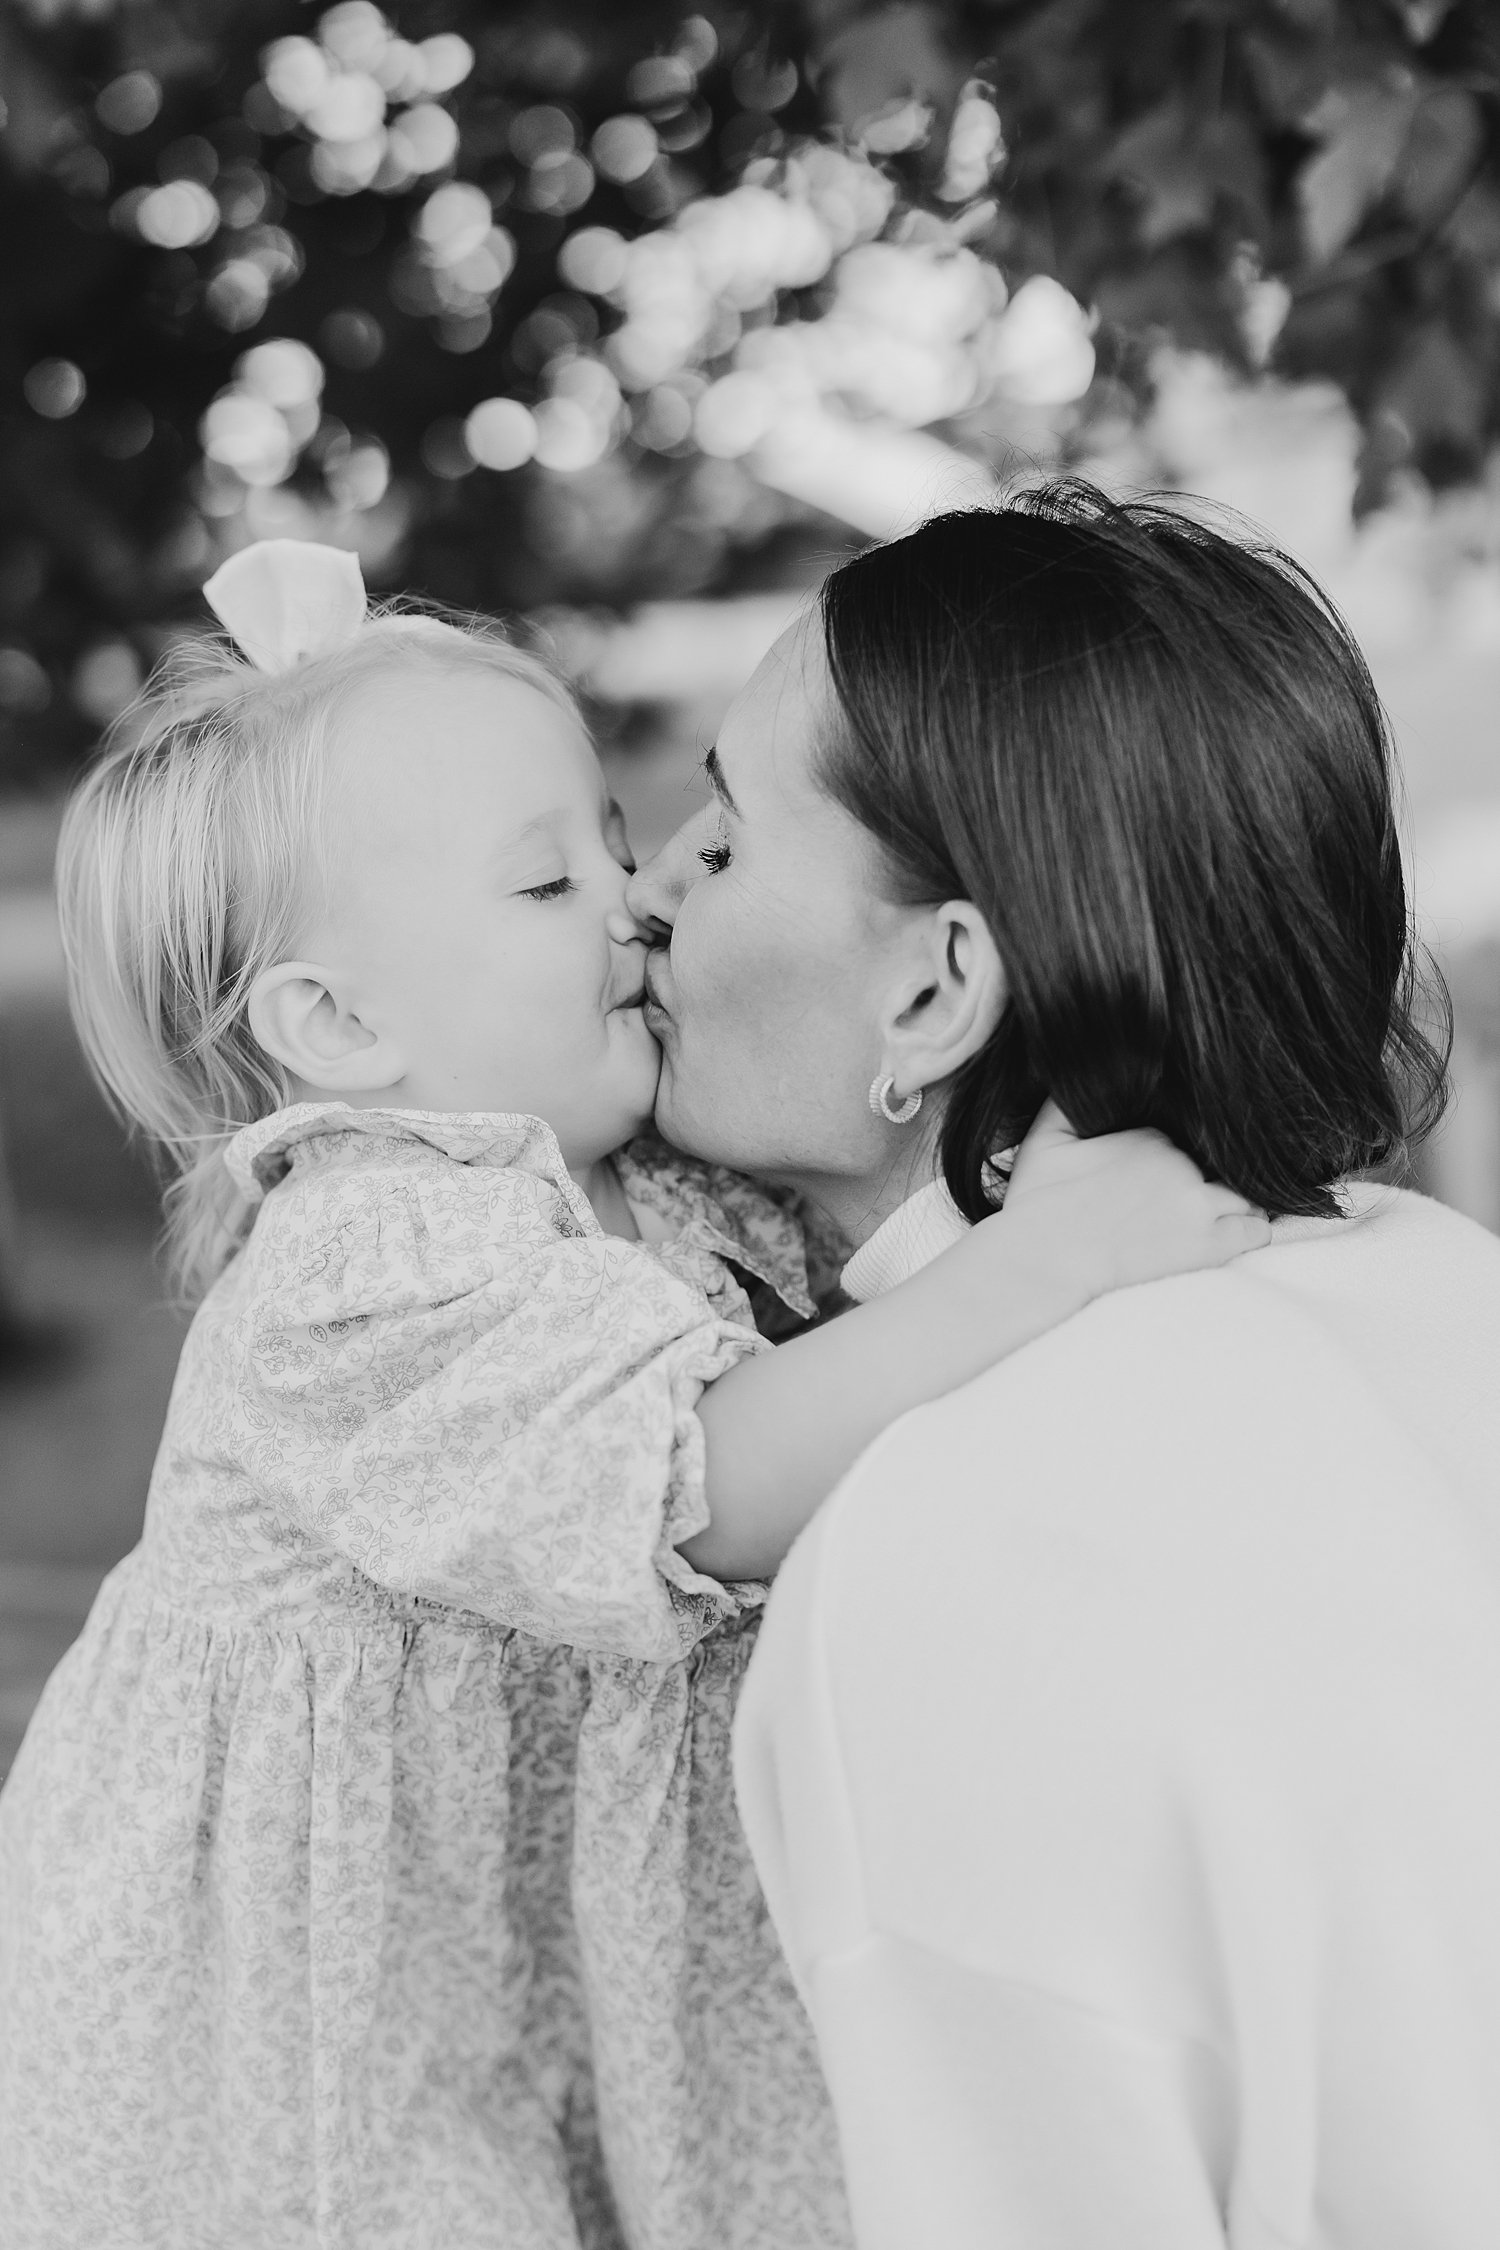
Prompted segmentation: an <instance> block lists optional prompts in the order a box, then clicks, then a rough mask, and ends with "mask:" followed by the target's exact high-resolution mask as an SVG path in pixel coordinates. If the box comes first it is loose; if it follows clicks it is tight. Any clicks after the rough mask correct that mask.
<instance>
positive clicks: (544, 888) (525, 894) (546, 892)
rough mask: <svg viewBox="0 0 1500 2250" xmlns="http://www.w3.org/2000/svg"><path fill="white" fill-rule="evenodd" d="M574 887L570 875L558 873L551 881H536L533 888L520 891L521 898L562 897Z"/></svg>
mask: <svg viewBox="0 0 1500 2250" xmlns="http://www.w3.org/2000/svg"><path fill="white" fill-rule="evenodd" d="M574 888H575V885H574V882H573V878H572V876H571V875H559V876H558V878H557V880H556V881H555V882H553V883H538V884H537V885H536V886H535V888H534V889H532V890H529V891H522V893H521V896H522V898H542V899H546V898H564V897H566V895H567V893H568V892H569V891H571V890H573V889H574Z"/></svg>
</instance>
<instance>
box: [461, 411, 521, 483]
mask: <svg viewBox="0 0 1500 2250" xmlns="http://www.w3.org/2000/svg"><path fill="white" fill-rule="evenodd" d="M464 442H465V444H466V445H467V446H468V449H469V451H470V453H471V454H472V455H473V457H474V459H475V460H476V461H477V462H478V463H479V465H480V467H481V468H484V469H519V468H521V467H522V466H523V465H524V463H526V462H527V461H529V460H530V459H531V457H532V455H533V454H534V453H535V452H536V445H537V426H536V418H535V416H534V415H533V414H532V413H531V411H530V409H529V408H527V407H525V406H523V405H522V404H521V402H520V400H519V399H514V398H485V399H481V400H480V402H479V404H478V405H477V406H476V407H474V408H473V409H472V410H471V412H470V414H469V417H468V419H467V421H466V422H465V423H464Z"/></svg>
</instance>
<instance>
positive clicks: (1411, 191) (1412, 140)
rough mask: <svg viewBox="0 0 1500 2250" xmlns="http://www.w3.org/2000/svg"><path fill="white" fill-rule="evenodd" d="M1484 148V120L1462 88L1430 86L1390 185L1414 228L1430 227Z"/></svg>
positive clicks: (1453, 198) (1459, 189) (1462, 184)
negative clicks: (1415, 226) (1413, 223)
mask: <svg viewBox="0 0 1500 2250" xmlns="http://www.w3.org/2000/svg"><path fill="white" fill-rule="evenodd" d="M1483 145H1484V118H1483V116H1482V115H1481V112H1480V108H1479V104H1478V102H1477V101H1476V100H1475V99H1474V96H1473V95H1472V94H1471V93H1469V92H1467V91H1466V90H1465V89H1464V88H1463V87H1461V86H1439V87H1435V88H1434V89H1433V91H1432V92H1431V93H1429V94H1427V95H1426V96H1425V97H1424V98H1423V100H1422V101H1421V102H1420V103H1419V104H1418V106H1417V111H1416V114H1415V116H1414V117H1413V119H1412V122H1411V131H1410V133H1409V135H1408V137H1407V142H1406V146H1405V148H1404V150H1403V151H1402V154H1401V160H1400V164H1399V167H1398V169H1397V172H1396V177H1395V182H1394V186H1395V195H1396V200H1397V202H1398V203H1399V204H1400V206H1401V208H1402V209H1403V210H1404V211H1405V212H1406V213H1407V214H1408V216H1409V217H1410V218H1412V219H1414V220H1415V221H1416V223H1417V225H1418V226H1424V227H1425V226H1431V225H1434V224H1435V223H1436V222H1437V221H1439V220H1440V219H1441V218H1442V217H1443V215H1444V213H1445V212H1446V211H1447V210H1448V209H1449V207H1450V206H1451V205H1452V204H1453V203H1454V202H1455V201H1456V199H1457V198H1458V196H1459V195H1461V194H1462V192H1463V189H1464V187H1465V185H1466V183H1467V182H1468V180H1469V179H1470V177H1471V176H1472V174H1473V171H1474V165H1475V160H1476V158H1477V157H1478V155H1479V153H1480V150H1481V149H1482V147H1483Z"/></svg>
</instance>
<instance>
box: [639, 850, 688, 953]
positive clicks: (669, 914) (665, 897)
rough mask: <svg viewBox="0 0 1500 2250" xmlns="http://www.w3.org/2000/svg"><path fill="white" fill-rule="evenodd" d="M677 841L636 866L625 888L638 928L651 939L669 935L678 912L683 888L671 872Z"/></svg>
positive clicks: (672, 870) (679, 879)
mask: <svg viewBox="0 0 1500 2250" xmlns="http://www.w3.org/2000/svg"><path fill="white" fill-rule="evenodd" d="M675 843H676V838H675V837H673V838H672V840H671V842H669V843H666V844H664V845H663V846H662V848H661V850H660V851H659V852H657V853H656V854H655V855H654V856H653V857H652V858H650V859H648V860H647V862H646V864H645V866H644V867H638V868H637V869H636V871H635V873H634V874H633V875H632V876H631V878H630V881H629V882H628V883H627V884H626V886H625V904H626V907H627V908H628V910H629V912H630V913H631V914H632V915H634V917H635V920H636V922H637V923H638V924H639V925H640V927H641V928H642V929H644V930H646V931H647V932H649V933H650V935H652V936H653V937H657V938H664V937H670V936H671V934H672V924H673V923H674V922H675V921H676V919H677V909H678V907H679V906H680V905H681V903H682V894H683V891H684V889H685V888H686V885H685V884H684V883H683V882H682V880H681V878H680V877H679V876H678V875H677V874H676V873H675V872H674V861H675V859H676V857H677V854H676V853H675V851H674V849H673V846H674V845H675Z"/></svg>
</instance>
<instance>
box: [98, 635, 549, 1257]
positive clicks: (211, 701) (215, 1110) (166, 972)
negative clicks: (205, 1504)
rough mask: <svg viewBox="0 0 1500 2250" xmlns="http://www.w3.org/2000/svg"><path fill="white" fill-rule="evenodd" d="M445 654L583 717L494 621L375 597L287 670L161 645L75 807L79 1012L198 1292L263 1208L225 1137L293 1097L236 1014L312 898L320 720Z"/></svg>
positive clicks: (322, 740) (318, 856) (321, 793)
mask: <svg viewBox="0 0 1500 2250" xmlns="http://www.w3.org/2000/svg"><path fill="white" fill-rule="evenodd" d="M454 663H458V664H465V665H478V666H482V667H485V668H489V669H493V670H495V671H498V672H500V673H502V674H503V675H505V676H506V677H507V678H510V679H513V680H520V681H522V682H524V683H525V684H526V685H527V686H529V687H533V688H535V689H537V690H538V691H539V692H540V693H541V694H543V695H546V696H548V697H550V698H551V699H552V700H553V701H554V702H557V703H560V704H562V705H563V706H564V707H565V708H566V709H567V710H569V711H576V706H575V704H574V702H573V699H572V697H571V696H570V694H569V693H568V690H567V689H566V687H565V686H564V685H563V683H562V681H561V680H560V679H559V678H558V676H557V675H556V673H554V672H553V671H552V670H551V669H549V667H548V666H547V664H545V663H544V662H543V661H542V659H541V658H540V657H538V656H534V655H532V654H530V653H529V652H528V651H526V650H525V649H522V648H518V647H516V646H515V645H514V644H513V643H512V642H511V641H509V640H507V639H506V638H505V637H504V635H503V634H502V632H501V631H500V630H499V628H498V627H496V626H494V625H493V624H491V623H489V622H488V621H486V620H483V619H480V618H469V617H456V616H452V615H447V614H434V613H433V612H431V611H424V610H416V609H413V608H411V607H396V606H394V605H388V606H386V607H384V608H383V609H381V610H380V611H378V612H375V613H373V614H372V615H371V616H370V617H368V618H367V619H366V620H365V622H364V624H363V625H362V626H361V627H360V630H359V632H358V634H357V635H356V636H355V637H354V638H352V639H351V640H349V641H348V642H346V643H345V644H344V645H343V646H342V647H340V648H338V649H335V650H333V651H331V652H330V653H329V654H328V655H326V656H318V657H311V658H308V659H307V660H306V661H304V662H303V663H301V664H298V665H296V666H294V667H293V668H292V669H291V670H289V671H286V672H281V673H267V672H262V671H258V670H257V669H256V668H255V667H254V666H253V665H252V664H251V663H249V662H248V660H247V659H246V658H244V657H243V656H241V655H240V653H239V651H238V650H237V649H236V648H235V647H234V646H233V644H232V643H230V642H228V641H226V640H223V639H203V640H198V641H192V642H188V643H185V644H184V645H182V646H180V647H178V648H176V649H173V650H172V651H170V652H169V654H168V655H167V656H166V657H165V658H164V659H163V661H162V662H161V664H160V665H159V666H158V667H157V669H156V671H155V672H154V673H153V675H152V677H151V679H150V680H149V681H148V683H147V685H146V687H145V689H144V690H143V691H142V693H141V695H140V696H139V697H138V698H137V700H136V702H135V703H134V704H133V705H132V706H131V708H130V709H129V710H128V711H126V712H124V713H123V714H122V715H121V717H120V718H119V719H118V720H117V721H116V722H115V724H114V726H113V727H112V728H111V730H110V732H109V734H108V735H107V736H106V737H105V741H104V746H103V749H102V752H101V755H100V757H99V759H98V761H97V763H96V764H95V765H94V766H93V767H92V768H91V769H90V770H89V772H88V773H87V774H86V775H85V776H84V778H83V780H82V781H81V782H80V783H79V785H78V787H77V789H76V790H75V791H74V793H73V796H72V798H71V800H70V802H69V804H68V808H67V812H66V814H65V816H64V820H63V825H62V834H61V838H60V840H59V844H58V853H57V889H58V909H59V913H60V916H61V921H62V932H63V946H64V950H65V953H66V956H67V964H68V987H69V998H70V1001H71V1004H72V1010H73V1020H74V1023H75V1024H76V1026H77V1029H78V1036H79V1039H80V1041H81V1042H82V1045H83V1050H84V1053H85V1055H86V1056H87V1058H88V1061H89V1065H90V1067H91V1069H92V1070H93V1072H94V1075H95V1077H96V1078H97V1079H98V1081H99V1084H100V1085H101V1087H102V1088H103V1090H104V1093H105V1096H106V1098H107V1099H108V1100H109V1102H110V1104H111V1106H112V1107H113V1108H114V1109H115V1110H116V1111H117V1112H118V1113H119V1115H120V1116H121V1117H122V1118H123V1119H124V1120H125V1121H126V1123H127V1124H128V1125H129V1126H130V1127H131V1129H132V1130H133V1131H135V1132H138V1133H141V1134H144V1135H146V1136H148V1137H149V1139H150V1140H151V1142H152V1143H153V1144H154V1146H155V1150H156V1153H157V1156H158V1158H159V1161H160V1164H161V1168H162V1170H163V1172H164V1173H165V1175H166V1178H167V1184H166V1188H165V1193H164V1198H163V1201H164V1206H165V1211H166V1222H167V1223H166V1248H167V1255H168V1262H169V1266H170V1270H171V1273H172V1276H173V1279H174V1282H175V1284H176V1286H177V1288H178V1291H179V1292H180V1294H181V1295H182V1296H183V1297H184V1298H185V1299H187V1300H189V1301H191V1300H193V1299H195V1298H197V1297H198V1296H200V1295H201V1294H202V1293H203V1291H204V1290H205V1289H206V1288H207V1287H208V1286H209V1284H210V1283H211V1282H212V1281H213V1280H214V1278H215V1276H216V1275H217V1274H218V1273H219V1272H220V1271H221V1270H222V1268H223V1267H224V1266H225V1265H226V1264H227V1262H228V1261H229V1259H230V1258H231V1257H232V1256H233V1254H234V1252H235V1251H236V1250H237V1249H238V1248H239V1246H240V1244H241V1242H242V1241H243V1240H244V1238H245V1236H246V1234H247V1233H248V1231H249V1228H250V1223H251V1220H252V1218H253V1216H254V1211H253V1207H252V1206H251V1205H250V1204H248V1203H247V1202H246V1201H245V1200H244V1198H243V1197H242V1196H241V1195H240V1194H239V1192H238V1190H237V1189H236V1187H235V1185H234V1182H233V1180H232V1178H231V1176H230V1174H229V1171H228V1168H227V1166H226V1165H225V1164H224V1161H223V1154H224V1148H225V1145H226V1143H227V1142H228V1141H229V1139H230V1138H231V1137H232V1136H233V1135H234V1134H235V1133H236V1132H238V1131H239V1129H240V1127H241V1126H243V1125H247V1124H250V1123H252V1122H253V1121H254V1120H255V1119H257V1118H261V1117H269V1116H270V1115H271V1114H272V1113H273V1112H274V1111H276V1110H278V1109H280V1108H282V1107H284V1106H285V1105H286V1104H287V1103H288V1102H289V1101H290V1100H291V1099H292V1092H293V1090H292V1087H291V1083H290V1081H289V1078H288V1075H287V1073H286V1071H285V1070H284V1068H283V1067H282V1065H281V1064H280V1063H279V1062H277V1061H276V1060H275V1059H274V1058H273V1057H272V1056H270V1055H268V1054H266V1053H265V1051H264V1050H263V1049H262V1048H261V1047H260V1045H259V1044H258V1042H257V1041H256V1039H255V1037H254V1035H253V1034H252V1032H251V1030H250V1025H249V1020H248V1015H247V1005H248V1001H249V996H250V991H251V987H252V986H253V985H254V983H255V981H256V979H257V978H258V977H259V976H260V975H261V974H262V972H263V971H264V970H266V969H268V968H270V967H272V966H274V964H275V963H276V962H277V961H280V960H284V959H286V958H287V956H288V954H289V953H291V952H293V951H294V950H295V947H296V944H297V940H298V933H299V930H300V929H301V928H302V927H303V926H304V924H305V921H306V918H307V916H308V914H309V912H310V910H312V909H313V908H314V907H315V906H316V904H317V902H318V899H319V898H320V896H321V895H322V886H323V883H324V880H325V874H326V865H327V860H326V853H325V850H324V842H325V837H326V833H327V829H326V821H325V810H326V790H325V781H326V767H327V760H326V758H325V756H324V755H323V753H324V749H325V745H326V742H327V737H328V731H329V722H330V719H331V717H332V716H333V714H334V713H335V712H336V710H337V709H338V707H339V705H340V703H341V702H342V701H344V700H345V699H346V698H347V697H348V695H349V694H350V693H351V692H352V691H353V690H354V689H355V688H356V687H358V686H359V685H361V684H362V683H363V682H364V681H365V680H367V679H368V678H369V677H370V676H371V675H372V674H374V673H376V672H378V671H381V670H385V669H394V668H397V667H404V666H407V665H419V666H427V667H432V668H438V667H443V666H451V665H453V664H454Z"/></svg>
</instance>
